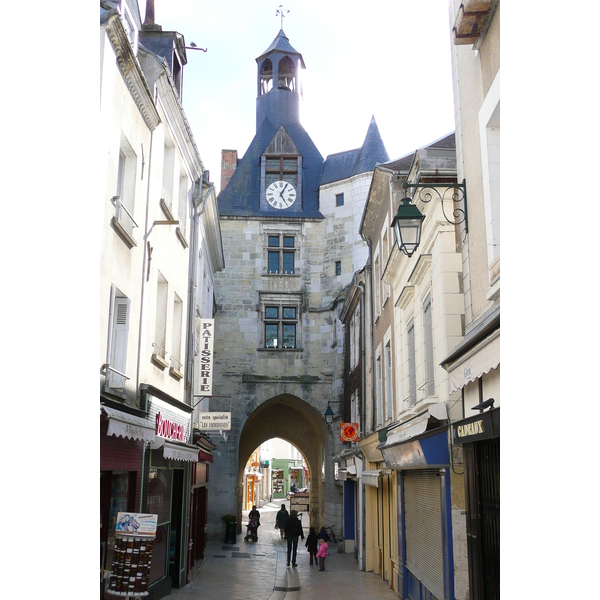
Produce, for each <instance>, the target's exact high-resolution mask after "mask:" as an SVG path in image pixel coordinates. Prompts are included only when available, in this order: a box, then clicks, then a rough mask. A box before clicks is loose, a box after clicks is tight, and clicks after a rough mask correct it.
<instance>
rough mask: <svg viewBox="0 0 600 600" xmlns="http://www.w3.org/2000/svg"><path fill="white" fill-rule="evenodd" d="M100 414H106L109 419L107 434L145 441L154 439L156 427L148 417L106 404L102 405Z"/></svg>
mask: <svg viewBox="0 0 600 600" xmlns="http://www.w3.org/2000/svg"><path fill="white" fill-rule="evenodd" d="M100 415H101V416H102V415H104V416H105V417H106V418H107V419H108V431H107V433H106V435H114V436H116V437H122V438H129V439H131V440H139V441H143V442H153V441H154V438H155V427H154V424H153V423H152V422H150V421H148V419H144V418H142V417H136V416H135V415H130V414H129V413H126V412H123V411H121V410H117V409H116V408H110V407H108V406H105V405H104V404H101V405H100Z"/></svg>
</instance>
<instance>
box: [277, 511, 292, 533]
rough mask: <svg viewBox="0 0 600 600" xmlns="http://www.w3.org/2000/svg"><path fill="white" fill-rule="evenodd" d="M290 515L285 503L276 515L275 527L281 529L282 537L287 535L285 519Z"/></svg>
mask: <svg viewBox="0 0 600 600" xmlns="http://www.w3.org/2000/svg"><path fill="white" fill-rule="evenodd" d="M289 516H290V513H289V512H288V511H287V508H286V507H285V504H282V505H281V508H280V509H279V511H278V512H277V514H276V515H275V529H279V536H280V537H281V539H283V538H284V537H285V521H286V519H287V518H288V517H289Z"/></svg>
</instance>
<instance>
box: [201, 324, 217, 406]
mask: <svg viewBox="0 0 600 600" xmlns="http://www.w3.org/2000/svg"><path fill="white" fill-rule="evenodd" d="M214 333H215V320H214V319H202V320H201V321H200V385H199V392H200V394H201V395H202V396H211V395H212V379H213V378H212V371H213V345H214Z"/></svg>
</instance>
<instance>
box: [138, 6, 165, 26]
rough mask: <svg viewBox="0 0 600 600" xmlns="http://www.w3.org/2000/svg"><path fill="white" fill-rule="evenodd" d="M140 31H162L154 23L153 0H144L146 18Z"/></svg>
mask: <svg viewBox="0 0 600 600" xmlns="http://www.w3.org/2000/svg"><path fill="white" fill-rule="evenodd" d="M142 29H145V30H150V31H162V27H161V26H160V25H157V24H156V23H155V22H154V0H146V18H145V19H144V23H143V24H142Z"/></svg>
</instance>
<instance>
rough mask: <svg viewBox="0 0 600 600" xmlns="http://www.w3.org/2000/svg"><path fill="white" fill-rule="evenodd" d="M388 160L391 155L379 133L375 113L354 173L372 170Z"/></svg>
mask: <svg viewBox="0 0 600 600" xmlns="http://www.w3.org/2000/svg"><path fill="white" fill-rule="evenodd" d="M388 160H390V157H389V156H388V153H387V150H386V149H385V146H384V145H383V140H382V139H381V135H380V134H379V128H378V127H377V123H376V122H375V115H373V116H372V117H371V122H370V123H369V129H367V135H366V136H365V141H364V142H363V145H362V148H361V149H360V154H359V155H358V158H357V159H356V164H355V165H354V169H353V170H352V175H358V174H359V173H366V172H367V171H372V170H373V169H374V168H375V165H376V164H378V163H384V162H387V161H388Z"/></svg>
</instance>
